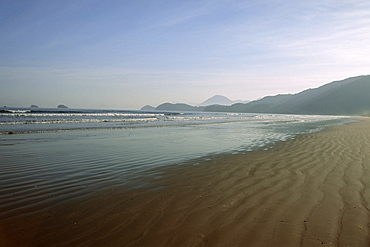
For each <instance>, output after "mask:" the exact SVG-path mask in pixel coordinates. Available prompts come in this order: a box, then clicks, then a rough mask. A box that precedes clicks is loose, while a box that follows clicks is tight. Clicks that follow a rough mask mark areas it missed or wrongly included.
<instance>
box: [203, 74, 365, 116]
mask: <svg viewBox="0 0 370 247" xmlns="http://www.w3.org/2000/svg"><path fill="white" fill-rule="evenodd" d="M369 95H370V75H368V76H357V77H351V78H348V79H345V80H342V81H334V82H331V83H328V84H326V85H323V86H321V87H318V88H315V89H308V90H305V91H302V92H300V93H297V94H286V95H276V96H267V97H264V98H262V99H260V100H256V101H252V102H249V103H247V104H234V105H232V106H216V105H213V106H207V107H206V108H205V111H224V112H225V111H227V112H250V113H282V114H317V115H366V114H369V113H370V96H369Z"/></svg>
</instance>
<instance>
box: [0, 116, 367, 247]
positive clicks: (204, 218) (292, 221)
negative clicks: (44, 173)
mask: <svg viewBox="0 0 370 247" xmlns="http://www.w3.org/2000/svg"><path fill="white" fill-rule="evenodd" d="M368 150H370V119H369V118H361V119H360V121H359V122H355V123H350V124H347V125H344V126H332V127H328V128H326V129H325V130H324V131H321V132H317V133H311V134H303V135H300V136H298V137H297V138H295V139H293V140H288V141H284V142H280V143H278V144H276V145H275V146H274V147H273V148H272V149H268V150H261V151H252V152H247V153H245V154H217V155H212V156H209V158H208V159H207V160H204V159H202V160H201V161H200V162H201V164H200V165H194V164H193V163H194V162H193V161H194V160H192V162H191V164H190V163H189V164H184V165H181V166H166V167H159V168H155V169H153V170H151V171H150V172H151V174H157V175H156V176H154V177H151V178H150V177H148V178H146V179H145V180H144V181H143V180H139V181H138V182H139V184H142V182H147V183H144V185H145V186H142V187H136V188H127V187H121V188H112V189H109V190H106V191H101V192H98V193H96V194H91V195H89V196H86V197H81V198H76V199H75V200H70V201H67V202H63V203H59V204H56V205H53V206H52V207H51V208H49V209H47V210H44V211H40V212H38V211H37V208H35V209H34V212H27V211H25V212H24V215H19V216H17V217H13V218H9V219H7V220H5V221H4V220H0V240H1V242H2V243H6V244H7V245H8V246H50V245H58V244H60V245H70V246H322V245H329V246H330V245H331V246H347V245H350V246H367V245H368V244H369V242H370V229H369V223H368V222H370V216H369V212H370V153H369V151H368ZM153 171H155V173H153ZM146 177H147V176H146Z"/></svg>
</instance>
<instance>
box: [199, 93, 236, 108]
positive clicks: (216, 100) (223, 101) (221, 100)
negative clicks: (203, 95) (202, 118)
mask: <svg viewBox="0 0 370 247" xmlns="http://www.w3.org/2000/svg"><path fill="white" fill-rule="evenodd" d="M233 103H234V101H232V100H230V99H229V98H227V97H225V96H222V95H214V96H212V97H211V98H209V99H207V100H205V101H204V102H202V103H200V104H198V106H209V105H232V104H233Z"/></svg>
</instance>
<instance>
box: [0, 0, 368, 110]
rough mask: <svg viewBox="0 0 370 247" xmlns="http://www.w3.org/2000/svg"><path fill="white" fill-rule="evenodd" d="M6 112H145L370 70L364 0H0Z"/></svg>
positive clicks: (1, 94)
mask: <svg viewBox="0 0 370 247" xmlns="http://www.w3.org/2000/svg"><path fill="white" fill-rule="evenodd" d="M0 33H1V35H0V105H7V106H29V105H31V104H37V105H39V106H40V107H55V106H57V105H58V104H66V105H68V106H69V107H73V108H98V107H100V108H101V107H102V108H121V109H139V108H141V107H142V106H144V105H146V104H150V105H153V106H157V105H159V104H160V103H163V102H185V103H200V102H202V101H204V100H205V99H207V98H209V97H211V96H213V95H215V94H221V95H225V96H227V97H229V98H230V99H232V100H236V99H242V100H253V99H257V98H260V97H263V96H266V95H275V94H281V93H297V92H299V91H302V90H304V89H307V88H313V87H318V86H321V85H323V84H325V83H329V82H331V81H334V80H341V79H345V78H347V77H351V76H357V75H364V74H369V70H370V69H369V68H370V1H368V0H353V1H352V0H320V1H318V0H310V1H297V0H260V1H257V0H256V1H238V0H228V1H226V0H213V1H212V0H207V1H206V0H204V1H202V0H196V1H195V0H194V1H192V0H186V1H183V0H182V1H179V0H168V1H164V0H121V1H118V0H117V1H110V0H104V1H103V0H101V1H99V0H95V1H94V0H89V1H87V0H86V1H85V0H78V1H75V0H73V1H70V0H63V1H57V0H33V1H24V0H1V1H0Z"/></svg>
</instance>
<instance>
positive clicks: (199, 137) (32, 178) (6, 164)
mask: <svg viewBox="0 0 370 247" xmlns="http://www.w3.org/2000/svg"><path fill="white" fill-rule="evenodd" d="M350 121H352V120H351V118H348V117H338V116H302V115H272V114H247V113H203V112H157V111H153V112H144V111H123V110H76V109H38V108H37V109H21V108H18V109H16V108H12V109H9V108H3V109H2V110H1V109H0V157H1V161H0V211H4V212H5V211H9V210H15V209H17V208H21V207H24V205H27V204H29V205H33V203H35V201H36V202H44V203H46V202H48V203H49V204H50V203H51V202H56V203H57V202H60V201H63V200H66V199H68V198H74V197H76V196H80V195H84V194H86V193H91V191H96V190H100V189H104V188H105V187H109V186H117V185H124V184H128V183H130V182H131V181H133V180H135V179H137V178H140V177H142V176H151V175H153V174H151V173H150V172H149V173H148V171H150V169H152V168H155V167H160V166H166V165H178V164H182V163H184V162H185V161H191V160H194V165H196V164H198V161H199V160H201V159H202V158H204V159H207V157H209V155H212V154H222V153H240V152H242V153H244V152H249V151H253V150H258V149H268V148H269V147H271V146H272V145H273V144H274V143H275V142H278V141H285V140H288V139H291V138H294V137H295V136H297V135H299V134H303V133H312V132H316V131H320V130H322V129H323V128H325V127H326V126H331V125H337V124H344V123H346V122H350Z"/></svg>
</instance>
